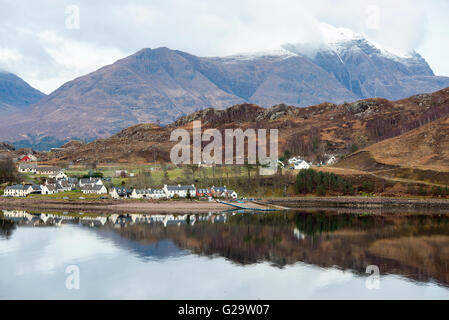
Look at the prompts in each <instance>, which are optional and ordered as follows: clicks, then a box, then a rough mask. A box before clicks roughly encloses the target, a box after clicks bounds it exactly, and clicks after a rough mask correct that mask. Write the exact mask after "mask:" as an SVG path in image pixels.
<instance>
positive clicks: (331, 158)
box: [326, 155, 337, 166]
mask: <svg viewBox="0 0 449 320" xmlns="http://www.w3.org/2000/svg"><path fill="white" fill-rule="evenodd" d="M336 162H337V158H335V156H334V155H331V157H330V158H329V159H328V160H327V161H326V164H327V165H329V166H331V165H333V164H335V163H336Z"/></svg>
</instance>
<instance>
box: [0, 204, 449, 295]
mask: <svg viewBox="0 0 449 320" xmlns="http://www.w3.org/2000/svg"><path fill="white" fill-rule="evenodd" d="M1 212H2V211H1V210H0V266H1V273H0V298H1V299H21V298H37V299H47V298H56V299H81V298H82V299H93V298H96V299H115V298H118V299H346V298H355V299H448V298H449V215H446V214H435V213H403V214H401V213H394V214H388V213H384V214H353V213H351V214H347V213H341V212H340V213H336V212H322V211H321V212H305V211H303V212H291V211H289V212H280V213H266V214H260V213H257V214H252V213H238V212H231V213H226V214H209V215H190V216H188V215H185V216H181V215H179V216H171V215H169V216H157V215H156V216H151V215H127V214H123V215H112V216H89V215H88V214H82V215H81V214H78V213H76V214H75V213H73V214H72V213H70V214H69V213H65V214H63V213H61V214H50V213H30V212H24V211H11V210H3V214H2V213H1ZM368 266H377V267H378V269H379V271H380V277H379V278H376V277H375V276H372V275H371V276H370V274H368V273H366V268H367V267H368ZM66 271H67V273H66ZM78 275H79V277H78ZM78 280H79V289H77V284H78V282H77V281H78ZM67 285H68V286H69V287H72V288H73V287H74V288H73V289H71V290H69V289H68V288H67Z"/></svg>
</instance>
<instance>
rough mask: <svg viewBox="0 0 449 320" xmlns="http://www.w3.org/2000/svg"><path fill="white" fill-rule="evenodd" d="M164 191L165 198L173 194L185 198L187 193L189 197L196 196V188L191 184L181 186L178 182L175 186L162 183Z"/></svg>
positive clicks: (171, 196)
mask: <svg viewBox="0 0 449 320" xmlns="http://www.w3.org/2000/svg"><path fill="white" fill-rule="evenodd" d="M164 191H165V194H166V195H167V198H173V197H174V196H175V195H177V196H178V197H179V198H186V197H187V196H188V194H190V196H191V197H195V196H196V188H195V186H194V185H193V184H192V185H191V186H181V185H180V184H178V185H177V186H167V185H164Z"/></svg>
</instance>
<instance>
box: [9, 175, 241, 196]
mask: <svg viewBox="0 0 449 320" xmlns="http://www.w3.org/2000/svg"><path fill="white" fill-rule="evenodd" d="M72 190H80V191H81V192H82V193H84V194H99V195H102V194H108V189H107V188H106V186H105V185H104V183H103V181H102V179H101V178H86V179H77V178H68V177H66V178H63V179H59V180H56V182H55V183H48V182H46V183H45V184H43V185H23V184H18V185H14V186H9V187H6V188H5V191H4V195H5V196H7V197H26V196H28V195H30V194H46V195H49V194H55V193H60V192H65V191H72ZM109 194H110V196H111V197H112V198H114V199H121V198H131V199H145V198H147V199H155V200H158V199H171V198H188V197H191V198H195V197H216V198H233V199H236V198H237V193H236V192H235V191H234V190H229V189H228V188H227V187H226V186H224V187H216V186H213V187H212V188H210V189H199V188H196V187H195V185H184V186H183V185H173V186H170V185H164V187H163V188H162V189H153V188H148V189H128V188H124V187H114V188H112V189H111V190H110V191H109Z"/></svg>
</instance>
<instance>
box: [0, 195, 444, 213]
mask: <svg viewBox="0 0 449 320" xmlns="http://www.w3.org/2000/svg"><path fill="white" fill-rule="evenodd" d="M241 205H242V206H244V207H246V208H248V210H251V209H255V210H260V209H271V210H272V209H277V210H279V211H281V210H295V209H324V208H326V209H373V210H378V209H397V210H398V209H439V210H449V200H447V199H412V198H377V197H376V198H374V197H294V198H287V197H285V198H267V199H263V200H257V201H247V202H245V203H244V204H241ZM0 208H1V209H23V210H26V209H28V210H58V209H59V210H67V211H78V210H79V211H95V212H99V211H104V212H125V211H126V212H142V213H193V212H197V213H207V212H211V211H214V212H220V211H228V210H239V209H238V208H234V207H232V206H230V205H226V204H223V203H219V202H215V201H214V202H209V201H195V200H193V201H189V200H169V201H145V200H130V199H121V200H112V199H105V200H55V199H31V198H6V197H0Z"/></svg>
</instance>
